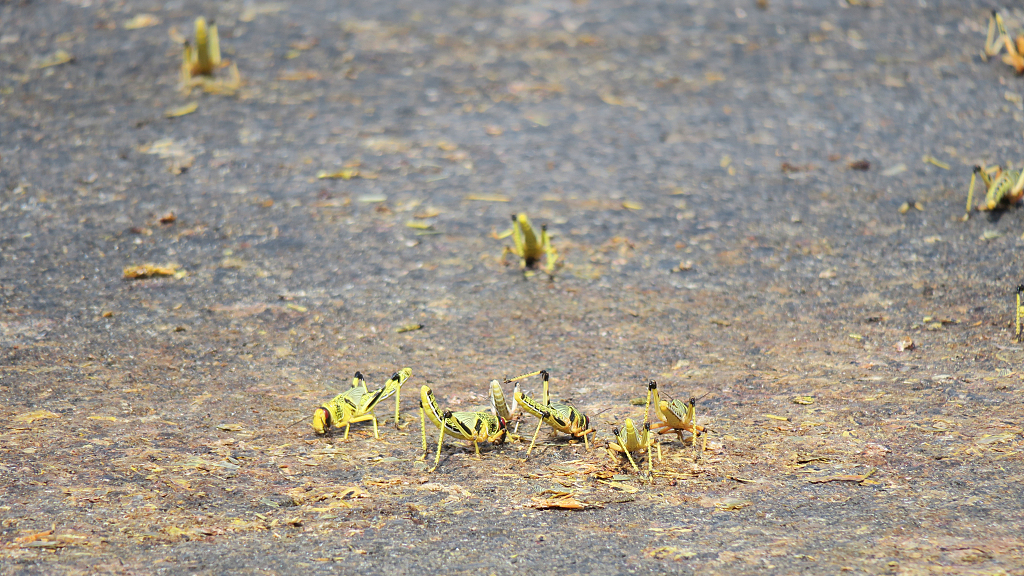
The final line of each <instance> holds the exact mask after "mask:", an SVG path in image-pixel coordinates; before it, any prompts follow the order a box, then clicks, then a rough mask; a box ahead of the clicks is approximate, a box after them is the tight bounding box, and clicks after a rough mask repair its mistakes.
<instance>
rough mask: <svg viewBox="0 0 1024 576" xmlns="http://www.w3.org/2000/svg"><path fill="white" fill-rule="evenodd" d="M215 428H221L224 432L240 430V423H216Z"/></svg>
mask: <svg viewBox="0 0 1024 576" xmlns="http://www.w3.org/2000/svg"><path fill="white" fill-rule="evenodd" d="M217 429H218V430H223V431H225V432H241V431H242V425H241V424H218V425H217Z"/></svg>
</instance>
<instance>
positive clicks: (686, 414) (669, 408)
mask: <svg viewBox="0 0 1024 576" xmlns="http://www.w3.org/2000/svg"><path fill="white" fill-rule="evenodd" d="M647 390H648V396H650V398H651V400H650V401H651V403H652V404H654V413H655V415H657V416H658V418H659V419H660V421H658V422H655V423H654V425H653V428H654V430H653V431H654V432H657V433H658V434H669V433H672V432H675V433H676V436H678V437H679V443H680V444H682V443H683V431H684V430H685V431H687V432H689V433H690V434H693V445H694V447H696V446H697V436H699V435H700V434H701V433H702V432H704V430H705V429H704V427H703V426H698V425H697V417H696V414H697V399H696V398H692V397H691V398H690V401H689V402H683V401H682V400H672V401H671V402H666V401H664V400H662V399H661V396H660V395H659V394H658V383H657V382H655V381H654V380H651V382H650V384H648V385H647ZM704 442H705V443H706V442H707V435H705V436H704ZM705 447H706V446H705Z"/></svg>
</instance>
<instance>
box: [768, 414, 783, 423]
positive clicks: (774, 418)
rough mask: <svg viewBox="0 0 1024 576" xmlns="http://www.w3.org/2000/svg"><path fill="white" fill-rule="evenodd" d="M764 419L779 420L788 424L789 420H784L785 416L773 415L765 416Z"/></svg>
mask: <svg viewBox="0 0 1024 576" xmlns="http://www.w3.org/2000/svg"><path fill="white" fill-rule="evenodd" d="M764 417H765V418H770V419H772V420H781V421H783V422H789V418H786V417H785V416H776V415H775V414H765V415H764Z"/></svg>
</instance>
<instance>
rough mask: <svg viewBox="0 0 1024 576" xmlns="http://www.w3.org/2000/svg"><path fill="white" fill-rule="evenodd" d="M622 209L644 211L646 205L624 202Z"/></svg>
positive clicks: (631, 201) (629, 201) (630, 201)
mask: <svg viewBox="0 0 1024 576" xmlns="http://www.w3.org/2000/svg"><path fill="white" fill-rule="evenodd" d="M622 207H623V208H625V209H626V210H643V209H644V205H643V204H641V203H639V202H634V201H633V200H624V201H623V202H622Z"/></svg>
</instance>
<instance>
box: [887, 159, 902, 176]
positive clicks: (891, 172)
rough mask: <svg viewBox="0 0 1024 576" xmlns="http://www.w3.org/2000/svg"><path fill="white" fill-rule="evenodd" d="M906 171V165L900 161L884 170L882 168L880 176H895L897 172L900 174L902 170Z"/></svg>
mask: <svg viewBox="0 0 1024 576" xmlns="http://www.w3.org/2000/svg"><path fill="white" fill-rule="evenodd" d="M906 171H907V165H906V164H903V163H902V162H901V163H899V164H897V165H895V166H890V167H888V168H886V169H885V170H882V176H895V175H897V174H902V173H903V172H906Z"/></svg>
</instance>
